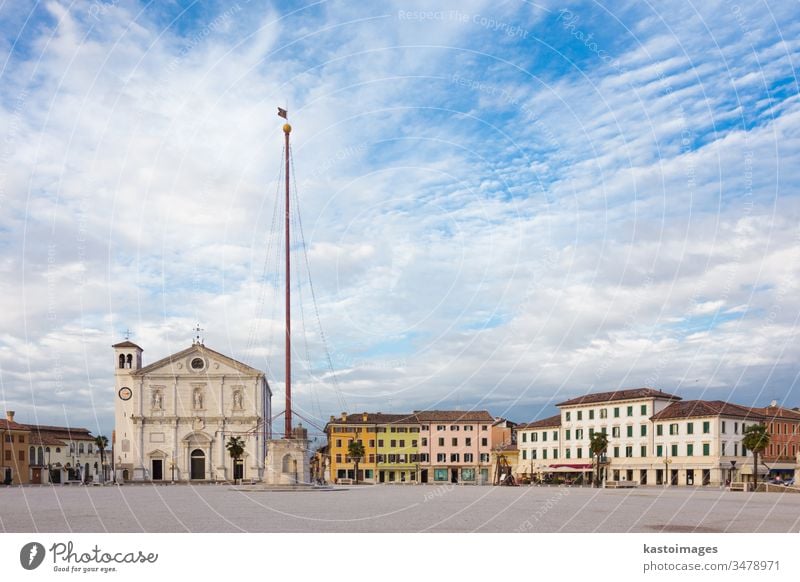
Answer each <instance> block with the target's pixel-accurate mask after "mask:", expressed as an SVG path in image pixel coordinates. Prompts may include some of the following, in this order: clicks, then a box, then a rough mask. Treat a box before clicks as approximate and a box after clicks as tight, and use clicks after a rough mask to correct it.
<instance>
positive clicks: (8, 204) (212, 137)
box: [0, 0, 800, 433]
mask: <svg viewBox="0 0 800 582" xmlns="http://www.w3.org/2000/svg"><path fill="white" fill-rule="evenodd" d="M794 16H795V15H794V14H793V7H792V6H790V5H787V4H785V3H780V2H767V3H757V4H756V5H753V6H745V5H742V4H737V3H733V2H704V3H702V4H698V3H689V2H666V3H658V4H652V5H649V4H647V3H641V2H629V3H625V2H614V3H594V2H586V3H580V2H575V3H569V4H561V3H556V2H541V3H530V2H500V3H497V2H480V1H474V2H450V3H448V2H444V3H439V4H436V5H431V4H430V3H424V2H375V3H369V4H368V5H367V6H361V5H357V4H355V3H346V2H316V3H308V4H294V3H278V4H276V3H269V2H257V1H251V2H245V1H243V0H242V1H239V2H231V3H218V4H214V3H208V2H206V3H202V4H200V3H190V2H174V3H171V4H162V3H152V4H142V3H137V2H126V1H120V2H102V1H98V0H94V1H92V2H72V3H62V2H56V1H51V2H43V3H27V4H26V3H24V2H14V3H10V2H6V3H4V4H2V5H1V6H0V63H2V64H1V65H0V136H1V139H0V233H2V237H0V241H2V244H0V285H2V287H0V289H1V290H2V296H3V309H2V310H1V312H0V322H1V323H0V383H1V384H0V391H1V392H0V400H1V401H2V403H3V405H4V407H5V408H7V409H11V410H16V411H17V414H18V416H19V417H20V418H23V419H25V420H32V421H33V420H38V421H39V422H43V423H44V422H47V423H59V424H61V423H65V422H69V423H71V424H75V425H82V426H86V427H88V428H90V429H92V430H97V431H101V432H106V433H107V432H110V430H111V428H112V427H111V423H112V411H113V390H112V385H113V382H112V368H111V366H112V364H113V362H112V354H111V349H110V347H109V346H110V344H112V343H114V342H116V341H118V340H120V339H121V338H122V334H123V332H124V330H125V329H127V328H130V329H132V330H133V331H134V335H133V339H134V340H135V341H136V342H137V343H139V344H140V345H141V346H142V347H143V348H144V349H145V354H144V355H145V360H146V361H148V362H152V361H155V360H156V359H159V358H161V357H163V356H165V355H167V354H169V353H172V352H175V351H179V350H181V349H183V348H184V347H186V346H187V345H188V344H189V342H190V341H191V338H192V332H191V329H192V327H193V326H194V324H195V322H196V321H200V322H201V325H202V326H203V327H204V328H205V330H206V331H205V338H206V344H207V345H209V346H210V347H213V348H214V349H217V350H220V351H222V352H225V353H228V354H230V355H232V356H233V357H236V358H238V359H240V360H243V361H245V362H247V363H249V364H252V365H255V366H257V367H259V368H261V369H265V370H268V373H269V375H270V378H271V379H272V386H273V390H274V392H275V395H276V406H277V407H280V402H281V401H282V396H283V386H282V376H283V369H282V357H281V351H280V350H281V344H280V328H281V323H280V316H281V313H282V307H281V304H280V290H279V289H276V288H275V286H274V285H273V283H274V280H275V277H276V276H277V273H278V271H277V268H278V262H277V260H276V257H277V253H278V252H279V251H280V246H279V245H277V246H276V245H275V244H272V245H271V244H270V233H271V232H272V228H271V226H272V223H273V213H274V212H275V208H276V207H275V198H274V197H275V193H276V191H277V190H278V186H279V184H278V183H277V177H278V172H279V168H280V155H281V147H282V134H281V129H280V127H281V124H282V120H281V119H280V118H278V117H277V116H276V115H275V107H276V106H278V105H280V106H285V105H287V104H288V108H289V111H290V117H291V121H292V124H293V126H294V132H293V134H292V136H293V138H292V139H293V148H294V154H295V168H296V179H297V184H298V195H299V197H300V203H301V205H302V209H303V216H302V218H303V225H304V230H305V238H306V242H307V245H308V252H309V255H308V256H309V264H310V269H311V272H312V276H313V281H314V291H315V294H316V297H317V301H318V306H319V314H320V319H321V322H322V327H323V329H324V332H325V339H326V342H325V343H327V346H328V348H329V350H330V353H331V360H332V361H333V363H334V367H335V369H336V381H335V382H334V381H333V379H332V378H331V375H330V374H329V373H328V372H327V366H326V357H325V350H324V345H323V343H324V342H323V341H322V337H321V335H320V333H319V329H318V326H317V323H316V316H315V313H314V307H313V304H312V303H311V300H310V299H311V294H310V288H309V287H308V284H307V282H305V283H301V286H300V288H298V289H296V298H295V302H296V305H297V306H298V308H299V307H300V306H302V307H303V315H304V316H305V318H304V319H305V326H304V325H303V322H302V321H297V323H296V324H295V329H296V330H298V332H299V330H301V329H304V328H305V331H306V334H305V338H306V341H303V340H302V339H300V337H298V338H297V339H296V345H297V346H298V350H297V353H296V354H295V355H296V358H297V359H296V362H297V363H296V365H295V368H294V369H295V370H297V375H296V394H297V403H298V406H299V407H300V408H301V412H302V413H303V414H304V415H306V416H308V417H311V418H315V419H317V420H320V421H323V420H324V419H325V418H327V416H328V415H329V414H334V413H338V412H340V411H341V410H340V409H345V408H346V409H347V410H349V411H361V410H381V411H383V412H389V411H394V410H397V411H401V410H412V409H421V408H426V407H460V408H471V407H476V406H477V407H481V408H488V409H490V410H491V411H492V412H493V413H495V414H497V415H505V416H509V417H510V418H512V419H514V420H518V421H527V420H532V419H535V418H539V417H542V416H546V415H549V414H551V413H552V412H553V411H554V409H553V404H554V403H555V402H559V401H561V400H564V399H566V398H568V397H572V396H574V395H577V394H582V393H585V392H587V391H590V390H613V389H616V388H619V387H636V386H643V385H650V386H655V387H657V388H662V389H664V390H665V391H668V392H674V393H678V394H679V395H681V396H684V397H686V398H712V399H717V398H719V399H726V400H732V401H734V402H738V403H741V404H755V405H764V404H766V403H768V402H769V401H770V400H772V399H776V400H778V401H780V402H783V403H785V404H787V405H790V406H798V405H800V390H798V388H797V386H796V381H797V372H798V355H799V354H798V348H797V344H798V342H797V341H796V340H797V317H798V306H799V305H798V300H797V297H798V293H797V291H798V284H799V283H800V280H799V279H798V273H800V269H798V266H799V264H798V263H799V259H800V244H799V243H800V233H798V224H800V221H798V218H799V217H798V210H799V208H798V184H799V183H800V170H799V169H798V168H800V163H798V162H800V159H798V158H800V147H798V146H800V143H798V141H799V139H798V133H799V131H798V130H799V129H800V103H799V102H798V79H797V71H796V63H797V62H798V58H800V41H798V40H797V39H798V38H800V34H799V33H800V30H799V29H800V23H797V22H796V18H794ZM278 210H280V209H278ZM298 258H299V257H298ZM297 264H298V266H299V267H302V263H301V262H300V261H299V260H298V262H297ZM297 274H298V275H300V277H298V278H299V280H301V281H305V279H304V278H303V276H302V275H303V270H302V268H301V269H299V270H298V273H297ZM265 280H266V283H265ZM295 313H296V314H297V316H298V318H299V316H300V313H299V309H297V310H296V311H295ZM306 343H307V349H306Z"/></svg>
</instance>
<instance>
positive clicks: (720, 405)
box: [650, 400, 764, 422]
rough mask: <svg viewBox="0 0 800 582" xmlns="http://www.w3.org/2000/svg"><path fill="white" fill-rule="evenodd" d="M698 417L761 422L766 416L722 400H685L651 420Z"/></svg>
mask: <svg viewBox="0 0 800 582" xmlns="http://www.w3.org/2000/svg"><path fill="white" fill-rule="evenodd" d="M697 416H733V417H737V418H743V419H749V420H753V421H759V422H760V421H763V420H764V415H763V414H761V413H760V412H756V411H754V410H752V409H750V408H746V407H744V406H739V405H738V404H731V403H730V402H724V401H722V400H685V401H683V402H673V403H672V404H670V405H669V406H667V407H666V408H665V409H664V410H662V411H661V412H658V413H656V414H654V415H653V416H651V417H650V418H651V420H667V419H672V418H691V417H697Z"/></svg>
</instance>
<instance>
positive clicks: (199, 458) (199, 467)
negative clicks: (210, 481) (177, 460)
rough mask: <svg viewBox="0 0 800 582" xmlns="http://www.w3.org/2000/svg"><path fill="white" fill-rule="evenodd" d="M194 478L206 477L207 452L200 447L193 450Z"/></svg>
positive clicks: (192, 476) (192, 475)
mask: <svg viewBox="0 0 800 582" xmlns="http://www.w3.org/2000/svg"><path fill="white" fill-rule="evenodd" d="M191 478H192V479H205V478H206V454H205V453H204V452H203V451H201V450H200V449H195V450H193V451H192V474H191Z"/></svg>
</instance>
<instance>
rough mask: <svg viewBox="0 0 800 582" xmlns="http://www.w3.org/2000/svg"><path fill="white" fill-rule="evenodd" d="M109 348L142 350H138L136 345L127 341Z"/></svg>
mask: <svg viewBox="0 0 800 582" xmlns="http://www.w3.org/2000/svg"><path fill="white" fill-rule="evenodd" d="M111 347H112V348H138V349H140V350H142V348H140V347H139V346H137V345H136V344H135V343H133V342H132V341H128V340H126V341H124V342H119V343H118V344H114V345H113V346H111ZM142 351H144V350H142Z"/></svg>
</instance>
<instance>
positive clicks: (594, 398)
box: [556, 388, 681, 406]
mask: <svg viewBox="0 0 800 582" xmlns="http://www.w3.org/2000/svg"><path fill="white" fill-rule="evenodd" d="M638 398H663V399H667V400H680V399H681V397H680V396H675V395H673V394H667V393H666V392H663V391H661V390H656V389H654V388H629V389H625V390H614V391H613V392H597V393H594V394H586V395H585V396H578V397H577V398H573V399H571V400H567V401H565V402H562V403H560V404H556V406H577V405H579V404H600V403H601V402H615V401H617V400H634V399H638Z"/></svg>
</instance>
